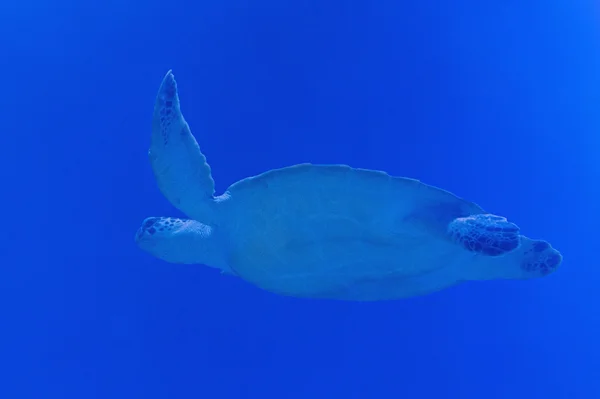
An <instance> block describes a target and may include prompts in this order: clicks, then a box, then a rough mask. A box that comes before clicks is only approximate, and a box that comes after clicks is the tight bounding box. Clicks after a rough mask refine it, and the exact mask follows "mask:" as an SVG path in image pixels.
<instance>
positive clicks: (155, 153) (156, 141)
mask: <svg viewBox="0 0 600 399" xmlns="http://www.w3.org/2000/svg"><path fill="white" fill-rule="evenodd" d="M148 156H149V158H150V162H151V164H152V170H153V171H154V176H155V177H156V182H157V183H158V187H159V188H160V190H161V192H162V193H163V195H164V196H165V197H166V198H167V199H168V200H169V201H170V202H171V204H173V205H174V206H175V207H176V208H177V209H179V210H180V211H182V212H183V213H185V214H186V215H187V216H188V217H190V218H192V219H196V220H201V221H203V222H205V223H211V222H212V220H213V210H212V204H213V194H214V191H215V183H214V181H213V179H212V176H211V170H210V166H209V165H208V163H207V162H206V157H205V156H204V155H203V154H202V152H201V151H200V147H199V146H198V143H197V142H196V139H195V138H194V136H193V135H192V133H191V131H190V128H189V126H188V124H187V122H186V121H185V119H184V117H183V114H182V113H181V108H180V104H179V95H178V93H177V83H176V82H175V78H174V76H173V73H172V72H171V71H169V72H168V73H167V74H166V76H165V77H164V79H163V81H162V84H161V86H160V89H159V91H158V94H157V96H156V102H155V106H154V116H153V121H152V139H151V146H150V150H149V152H148Z"/></svg>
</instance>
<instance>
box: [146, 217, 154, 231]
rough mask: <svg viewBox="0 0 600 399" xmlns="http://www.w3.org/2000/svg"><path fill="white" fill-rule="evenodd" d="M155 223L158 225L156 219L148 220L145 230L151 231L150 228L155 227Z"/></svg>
mask: <svg viewBox="0 0 600 399" xmlns="http://www.w3.org/2000/svg"><path fill="white" fill-rule="evenodd" d="M154 223H156V220H155V219H148V220H146V222H145V223H144V228H145V229H149V228H150V227H152V226H153V225H154Z"/></svg>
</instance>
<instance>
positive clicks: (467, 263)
mask: <svg viewBox="0 0 600 399" xmlns="http://www.w3.org/2000/svg"><path fill="white" fill-rule="evenodd" d="M149 158H150V162H151V164H152V169H153V171H154V176H155V178H156V181H157V183H158V187H159V188H160V191H161V192H162V193H163V195H164V196H165V197H166V198H167V199H168V200H169V201H170V202H171V203H172V204H173V205H174V206H175V207H176V208H178V209H179V210H180V211H182V212H183V213H184V214H185V215H186V216H187V217H188V218H189V219H180V218H174V217H150V218H147V219H145V220H144V221H143V223H142V226H141V227H140V228H139V230H138V231H137V233H136V236H135V239H136V242H137V244H138V245H139V246H140V247H141V248H142V249H144V250H146V251H148V252H149V253H150V254H152V255H154V256H156V257H158V258H160V259H163V260H165V261H167V262H171V263H181V264H204V265H207V266H211V267H214V268H217V269H220V270H221V271H222V272H223V273H225V274H229V275H234V276H238V277H240V278H242V279H244V280H246V281H248V282H250V283H252V284H254V285H256V286H258V287H260V288H262V289H264V290H267V291H270V292H274V293H278V294H282V295H288V296H294V297H302V298H326V299H339V300H357V301H375V300H388V299H398V298H406V297H410V296H415V295H423V294H427V293H431V292H434V291H437V290H440V289H443V288H445V287H449V286H452V285H455V284H457V283H459V282H463V281H468V280H492V279H527V278H534V277H541V276H545V275H547V274H549V273H551V272H553V271H554V270H555V269H556V268H557V267H558V266H559V264H560V263H561V261H562V256H561V255H560V253H559V252H558V251H557V250H555V249H553V248H552V247H551V246H550V244H549V243H547V242H546V241H541V240H533V239H530V238H527V237H525V236H522V235H520V232H519V228H518V227H517V226H516V225H515V224H513V223H511V222H509V221H507V220H506V219H505V218H503V217H500V216H496V215H492V214H489V213H486V212H485V211H484V210H483V209H481V208H480V207H479V206H478V205H476V204H474V203H472V202H469V201H466V200H464V199H461V198H459V197H457V196H455V195H454V194H452V193H450V192H447V191H444V190H442V189H439V188H437V187H433V186H430V185H427V184H424V183H422V182H420V181H418V180H414V179H409V178H404V177H393V176H390V175H389V174H387V173H384V172H380V171H374V170H366V169H357V168H352V167H350V166H346V165H313V164H299V165H293V166H289V167H285V168H281V169H275V170H270V171H267V172H264V173H262V174H260V175H258V176H253V177H248V178H245V179H243V180H240V181H238V182H237V183H234V184H232V185H231V186H230V187H229V188H228V189H227V190H226V192H225V193H223V194H222V195H219V196H215V195H214V194H215V189H214V181H213V179H212V177H211V169H210V167H209V165H208V163H207V162H206V158H205V157H204V155H203V154H202V152H201V151H200V147H199V146H198V143H197V142H196V140H195V138H194V136H193V135H192V133H191V131H190V128H189V126H188V124H187V122H186V121H185V119H184V117H183V115H182V113H181V109H180V103H179V95H178V91H177V84H176V82H175V78H174V76H173V73H172V72H171V71H169V72H168V73H167V74H166V76H165V77H164V79H163V81H162V84H161V86H160V89H159V91H158V95H157V97H156V103H155V107H154V117H153V126H152V138H151V146H150V150H149Z"/></svg>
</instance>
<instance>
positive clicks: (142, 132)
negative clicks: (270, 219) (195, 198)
mask: <svg viewBox="0 0 600 399" xmlns="http://www.w3.org/2000/svg"><path fill="white" fill-rule="evenodd" d="M169 69H173V71H174V74H175V77H176V79H177V81H178V83H179V90H180V96H181V101H182V108H183V112H184V114H185V116H186V119H187V120H188V122H189V123H190V126H191V129H192V131H193V133H194V134H195V135H196V137H197V138H198V141H199V142H200V145H201V147H202V150H203V151H204V153H205V154H206V156H207V158H208V162H209V163H210V165H211V167H212V169H213V177H214V178H215V181H216V186H217V192H218V193H221V192H222V191H223V190H224V189H225V188H226V187H227V186H228V185H229V184H231V183H233V182H235V181H237V180H239V179H242V178H244V177H246V176H250V175H255V174H258V173H261V172H263V171H266V170H268V169H272V168H279V167H283V166H287V165H291V164H295V163H302V162H312V163H345V164H350V165H351V166H355V167H362V168H371V169H379V170H385V171H387V172H389V173H390V174H393V175H397V176H408V177H412V178H417V179H420V180H422V181H423V182H425V183H428V184H432V185H435V186H438V187H441V188H444V189H446V190H450V191H452V192H453V193H455V194H456V195H458V196H461V197H464V198H467V199H469V200H472V201H474V202H476V203H478V204H479V205H481V206H482V207H483V208H484V209H486V210H487V211H489V212H492V213H495V214H500V215H504V216H506V217H507V218H508V219H509V220H510V221H512V222H515V223H516V224H518V225H519V226H520V227H521V229H522V231H523V233H524V234H525V235H528V236H530V237H533V238H541V239H546V240H548V241H549V242H550V243H552V245H553V246H554V247H555V248H557V249H558V250H560V251H561V253H562V255H563V257H564V261H563V264H562V266H561V267H560V269H559V270H558V271H557V272H556V273H554V274H552V275H550V276H548V277H545V278H541V279H536V280H527V281H490V282H473V283H466V284H462V285H459V286H455V287H452V288H450V289H446V290H444V291H440V292H438V293H435V294H431V295H428V296H423V297H418V298H412V299H408V300H401V301H389V302H376V303H353V302H336V301H317V300H301V299H295V298H287V297H281V296H277V295H274V294H270V293H268V292H265V291H261V290H259V289H258V288H255V287H253V286H251V285H250V284H247V283H245V282H243V281H242V280H241V279H236V278H233V277H226V276H222V275H220V274H219V273H218V272H216V271H215V270H214V269H210V268H207V267H204V266H201V265H197V266H181V265H171V264H167V263H166V262H162V261H160V260H157V259H154V258H152V257H151V256H149V255H148V254H146V253H144V252H142V251H141V250H140V249H138V248H137V246H136V245H135V243H134V234H135V232H136V230H137V228H138V227H139V225H140V223H141V221H142V220H143V219H144V218H145V217H148V216H181V214H180V213H179V212H178V211H177V210H176V209H174V208H173V207H172V206H171V205H170V204H169V203H168V202H167V200H166V199H165V198H164V197H163V196H162V195H161V193H160V192H159V190H158V188H157V186H156V183H155V180H154V177H153V175H152V171H151V168H150V164H149V162H148V158H147V150H148V146H149V141H150V128H151V118H152V110H153V104H154V98H155V95H156V92H157V90H158V87H159V84H160V82H161V79H162V77H163V76H164V74H165V73H166V71H167V70H169ZM0 72H1V76H2V95H1V96H0V103H1V107H0V115H1V120H2V131H1V132H0V135H1V136H0V137H1V143H2V151H1V154H2V156H1V157H0V163H1V164H0V178H1V181H2V205H3V211H2V221H3V223H2V229H0V235H1V237H0V238H1V241H0V242H2V244H1V246H2V251H0V257H1V258H0V261H1V265H2V267H1V271H0V273H1V274H0V300H1V303H2V305H0V312H1V313H0V321H1V327H0V367H1V370H0V398H7V399H8V398H10V399H12V398H39V399H44V398H264V399H267V398H278V399H283V398H290V399H295V398H311V399H312V398H314V399H319V398H378V399H381V398H434V397H435V398H469V399H470V398H474V399H475V398H476V399H480V398H489V399H492V398H511V399H518V398H528V399H531V398H545V399H554V398H569V399H575V398H592V399H593V398H599V397H600V345H599V344H598V339H599V337H600V314H599V312H598V307H599V303H600V300H599V295H600V289H599V283H600V280H599V276H600V273H599V271H598V268H599V267H600V265H599V262H598V259H599V255H598V250H599V249H600V248H599V244H598V241H599V238H600V234H598V225H599V223H600V218H599V215H598V214H599V210H600V206H599V201H600V190H599V188H598V182H599V181H600V158H599V157H598V152H599V151H600V135H599V130H600V116H599V112H598V111H599V109H600V6H599V5H598V3H597V2H594V1H592V0H554V1H538V0H533V1H527V2H518V1H512V0H509V1H502V2H482V1H474V0H458V1H448V0H438V1H420V2H416V1H404V0H403V1H399V0H394V1H391V0H382V1H366V0H356V1H339V0H329V1H315V0H302V1H295V2H283V1H274V0H257V1H254V2H250V1H243V0H224V1H219V2H191V1H182V0H173V1H170V2H158V1H153V0H151V1H146V2H139V1H133V0H121V1H114V0H109V1H104V2H82V1H64V0H57V1H55V2H42V1H22V2H3V3H2V5H1V6H0Z"/></svg>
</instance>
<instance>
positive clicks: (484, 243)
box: [448, 214, 521, 256]
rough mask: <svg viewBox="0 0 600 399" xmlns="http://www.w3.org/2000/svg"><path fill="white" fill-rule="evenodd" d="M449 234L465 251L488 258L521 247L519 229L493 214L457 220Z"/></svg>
mask: <svg viewBox="0 0 600 399" xmlns="http://www.w3.org/2000/svg"><path fill="white" fill-rule="evenodd" d="M448 234H449V235H450V237H451V238H452V239H453V240H454V241H456V242H457V243H458V244H460V245H462V246H463V247H464V248H465V249H467V250H469V251H472V252H477V253H480V254H482V255H487V256H499V255H503V254H505V253H507V252H510V251H512V250H514V249H516V248H518V247H519V244H520V240H521V236H520V234H519V227H518V226H517V225H516V224H514V223H511V222H509V221H507V220H506V218H503V217H501V216H496V215H492V214H480V215H471V216H467V217H461V218H456V219H454V220H453V221H452V222H450V224H449V225H448Z"/></svg>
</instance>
